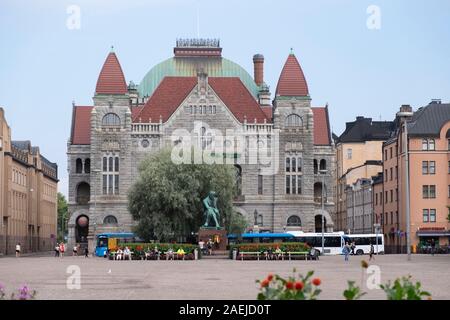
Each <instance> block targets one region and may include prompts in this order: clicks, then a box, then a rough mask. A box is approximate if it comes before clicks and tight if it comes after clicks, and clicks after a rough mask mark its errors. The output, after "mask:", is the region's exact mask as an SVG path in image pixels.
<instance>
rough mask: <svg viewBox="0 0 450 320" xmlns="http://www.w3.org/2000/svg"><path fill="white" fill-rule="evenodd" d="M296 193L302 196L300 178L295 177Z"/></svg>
mask: <svg viewBox="0 0 450 320" xmlns="http://www.w3.org/2000/svg"><path fill="white" fill-rule="evenodd" d="M297 193H298V194H302V176H298V177H297Z"/></svg>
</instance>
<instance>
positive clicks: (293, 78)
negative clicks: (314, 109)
mask: <svg viewBox="0 0 450 320" xmlns="http://www.w3.org/2000/svg"><path fill="white" fill-rule="evenodd" d="M275 96H288V97H303V96H309V90H308V84H307V83H306V79H305V75H304V74H303V70H302V68H301V67H300V63H298V60H297V58H296V57H295V55H294V54H293V53H291V54H290V55H289V56H288V58H287V60H286V63H285V64H284V67H283V70H282V71H281V74H280V78H279V79H278V84H277V89H276V91H275Z"/></svg>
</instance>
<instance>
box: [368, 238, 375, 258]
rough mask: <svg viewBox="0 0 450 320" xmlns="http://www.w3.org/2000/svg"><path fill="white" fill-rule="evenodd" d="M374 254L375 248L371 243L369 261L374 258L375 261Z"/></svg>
mask: <svg viewBox="0 0 450 320" xmlns="http://www.w3.org/2000/svg"><path fill="white" fill-rule="evenodd" d="M374 253H375V248H374V247H373V243H372V242H371V243H370V252H369V261H370V260H372V258H373V260H375V258H374V256H373V254H374Z"/></svg>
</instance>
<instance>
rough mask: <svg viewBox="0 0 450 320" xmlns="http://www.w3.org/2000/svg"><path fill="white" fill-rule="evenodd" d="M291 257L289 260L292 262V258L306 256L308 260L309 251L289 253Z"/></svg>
mask: <svg viewBox="0 0 450 320" xmlns="http://www.w3.org/2000/svg"><path fill="white" fill-rule="evenodd" d="M287 254H288V255H289V260H291V256H305V260H308V255H309V252H308V251H289V252H287Z"/></svg>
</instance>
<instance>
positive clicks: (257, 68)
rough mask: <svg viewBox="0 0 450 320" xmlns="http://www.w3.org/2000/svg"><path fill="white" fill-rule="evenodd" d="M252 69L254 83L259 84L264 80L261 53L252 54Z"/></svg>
mask: <svg viewBox="0 0 450 320" xmlns="http://www.w3.org/2000/svg"><path fill="white" fill-rule="evenodd" d="M253 71H254V79H255V83H256V84H257V85H258V86H260V85H262V84H263V82H264V56H263V55H262V54H259V53H258V54H255V55H254V56H253Z"/></svg>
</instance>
